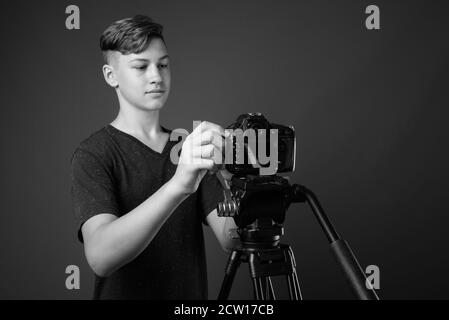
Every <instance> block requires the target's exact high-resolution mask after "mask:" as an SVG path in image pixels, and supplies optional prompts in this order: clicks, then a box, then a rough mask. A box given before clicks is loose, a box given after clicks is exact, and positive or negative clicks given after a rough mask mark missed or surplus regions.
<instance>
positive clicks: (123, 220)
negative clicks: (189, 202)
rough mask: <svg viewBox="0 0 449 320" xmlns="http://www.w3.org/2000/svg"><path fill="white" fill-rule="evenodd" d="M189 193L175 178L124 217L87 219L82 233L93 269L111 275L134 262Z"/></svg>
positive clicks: (103, 274) (98, 216)
mask: <svg viewBox="0 0 449 320" xmlns="http://www.w3.org/2000/svg"><path fill="white" fill-rule="evenodd" d="M187 196H188V194H185V193H183V192H182V190H181V189H180V188H179V187H178V185H177V183H176V181H175V180H173V179H172V180H170V181H168V182H167V183H166V184H164V185H163V186H162V187H161V188H160V189H159V190H158V191H157V192H155V193H154V194H153V195H152V196H151V197H149V198H148V199H147V200H145V201H144V202H143V203H141V204H140V205H139V206H137V207H136V208H135V209H134V210H132V211H130V212H129V213H127V214H125V215H123V216H121V217H120V218H117V216H115V215H112V214H107V213H105V214H99V215H96V216H94V217H92V218H90V219H89V220H87V221H86V222H85V223H84V224H83V227H82V229H81V232H82V233H83V239H84V251H85V255H86V258H87V261H88V263H89V265H90V267H91V268H92V270H93V271H94V272H95V273H96V274H97V275H98V276H100V277H107V276H109V275H110V274H111V273H113V272H114V271H116V270H117V269H119V268H120V267H122V266H123V265H125V264H127V263H128V262H130V261H132V260H133V259H134V258H135V257H137V256H138V255H139V254H140V253H141V252H142V251H143V250H144V249H145V248H146V247H147V246H148V244H149V243H150V242H151V240H153V238H154V237H155V235H156V234H157V232H158V231H159V230H160V228H161V227H162V225H163V224H164V223H165V222H166V220H167V219H168V217H169V216H170V215H171V213H172V212H173V211H174V210H175V209H176V207H177V206H178V205H179V204H180V203H181V202H182V201H184V199H185V198H186V197H187Z"/></svg>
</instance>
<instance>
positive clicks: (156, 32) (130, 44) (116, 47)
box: [100, 15, 165, 63]
mask: <svg viewBox="0 0 449 320" xmlns="http://www.w3.org/2000/svg"><path fill="white" fill-rule="evenodd" d="M162 29H163V27H162V25H160V24H158V23H156V22H154V21H153V19H151V18H150V17H148V16H144V15H136V16H134V17H131V18H126V19H122V20H118V21H115V22H113V23H112V24H111V25H110V26H109V27H108V28H107V29H106V30H105V31H104V32H103V34H102V35H101V37H100V48H101V51H102V53H103V58H104V60H105V62H106V63H108V60H109V56H110V52H111V51H118V52H120V53H121V54H130V53H141V52H142V51H144V50H145V49H146V48H147V46H148V45H149V43H150V42H151V40H152V39H154V38H159V39H161V40H162V41H164V43H165V40H164V37H163V36H162Z"/></svg>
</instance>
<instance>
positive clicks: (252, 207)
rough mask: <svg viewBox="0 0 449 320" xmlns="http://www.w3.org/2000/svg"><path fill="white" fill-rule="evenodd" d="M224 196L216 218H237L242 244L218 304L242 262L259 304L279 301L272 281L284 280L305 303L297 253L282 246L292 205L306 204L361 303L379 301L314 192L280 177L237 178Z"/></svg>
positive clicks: (233, 256)
mask: <svg viewBox="0 0 449 320" xmlns="http://www.w3.org/2000/svg"><path fill="white" fill-rule="evenodd" d="M224 194H225V200H224V201H223V202H221V203H219V204H218V206H217V211H218V215H219V216H232V217H233V218H234V220H235V222H236V224H237V226H238V229H237V233H238V234H239V237H240V243H241V244H240V245H239V246H238V247H237V248H235V249H234V250H233V251H232V252H231V254H230V256H229V260H228V264H227V266H226V269H225V277H224V280H223V283H222V286H221V289H220V293H219V295H218V299H219V300H225V299H228V297H229V293H230V291H231V287H232V282H233V280H234V277H235V274H236V272H237V269H238V268H239V266H240V264H241V262H248V263H249V269H250V274H251V278H252V284H253V290H254V298H255V299H256V300H275V299H276V295H275V292H274V289H273V285H272V282H271V277H272V276H282V275H283V276H285V277H286V279H287V284H288V290H289V297H290V299H291V300H299V299H302V294H301V290H300V286H299V281H298V276H297V273H296V263H295V258H294V255H293V251H292V249H291V247H290V246H289V245H286V244H280V238H281V236H282V235H283V233H284V228H283V222H284V220H285V212H286V210H287V209H288V206H289V205H290V204H291V203H292V202H308V204H309V206H310V207H311V209H312V211H313V212H314V214H315V217H316V218H317V220H318V222H319V224H320V225H321V227H322V229H323V231H324V233H325V235H326V237H327V238H328V240H329V242H330V244H331V250H332V251H333V253H334V255H335V257H336V259H337V262H338V264H339V266H340V267H341V269H342V270H343V272H344V274H345V275H346V278H347V280H348V281H349V284H350V285H351V287H352V289H353V291H354V293H355V295H356V296H357V297H358V298H359V299H361V300H379V297H378V296H377V293H376V292H375V291H374V288H372V287H371V286H370V284H369V282H368V281H367V280H366V276H365V273H364V272H363V270H362V268H361V267H360V265H359V263H358V261H357V259H356V257H355V255H354V253H353V252H352V250H351V248H350V247H349V244H348V243H347V242H346V241H344V240H342V239H341V238H340V237H339V236H338V234H337V232H336V230H335V228H334V227H333V225H332V223H331V222H330V220H329V218H328V217H327V216H326V215H325V213H324V210H323V209H322V207H321V205H320V203H319V201H318V199H317V198H316V196H315V195H314V194H313V192H312V191H310V190H308V189H307V188H305V187H304V186H301V185H297V184H294V185H290V184H289V182H288V180H287V179H285V178H282V177H280V176H277V175H274V176H264V177H261V176H244V177H235V176H234V177H233V178H232V189H228V190H226V189H225V192H224Z"/></svg>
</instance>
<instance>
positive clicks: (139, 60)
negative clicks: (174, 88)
mask: <svg viewBox="0 0 449 320" xmlns="http://www.w3.org/2000/svg"><path fill="white" fill-rule="evenodd" d="M111 60H112V61H111V65H112V67H113V71H112V72H113V73H114V80H115V81H116V85H117V86H118V87H117V90H118V91H119V92H118V94H119V96H121V98H122V99H124V100H126V102H127V103H128V104H130V105H131V106H134V107H136V108H139V109H144V110H158V109H161V108H162V107H163V106H164V104H165V102H166V101H167V98H168V94H169V92H170V69H169V65H168V63H169V62H168V55H167V48H166V47H165V44H164V42H163V41H162V40H161V39H158V38H155V39H152V40H151V42H150V44H149V45H148V47H147V48H146V49H145V50H144V51H142V52H141V53H138V54H134V53H131V54H127V55H123V54H121V53H120V52H115V53H114V54H113V55H112V57H111ZM108 82H109V81H108ZM109 83H110V82H109Z"/></svg>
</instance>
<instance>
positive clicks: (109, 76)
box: [102, 64, 118, 88]
mask: <svg viewBox="0 0 449 320" xmlns="http://www.w3.org/2000/svg"><path fill="white" fill-rule="evenodd" d="M102 70H103V76H104V80H106V82H107V83H108V84H109V85H110V86H111V87H113V88H117V87H118V81H117V79H116V76H115V70H114V67H113V66H112V65H109V64H105V65H104V66H103V68H102Z"/></svg>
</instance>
